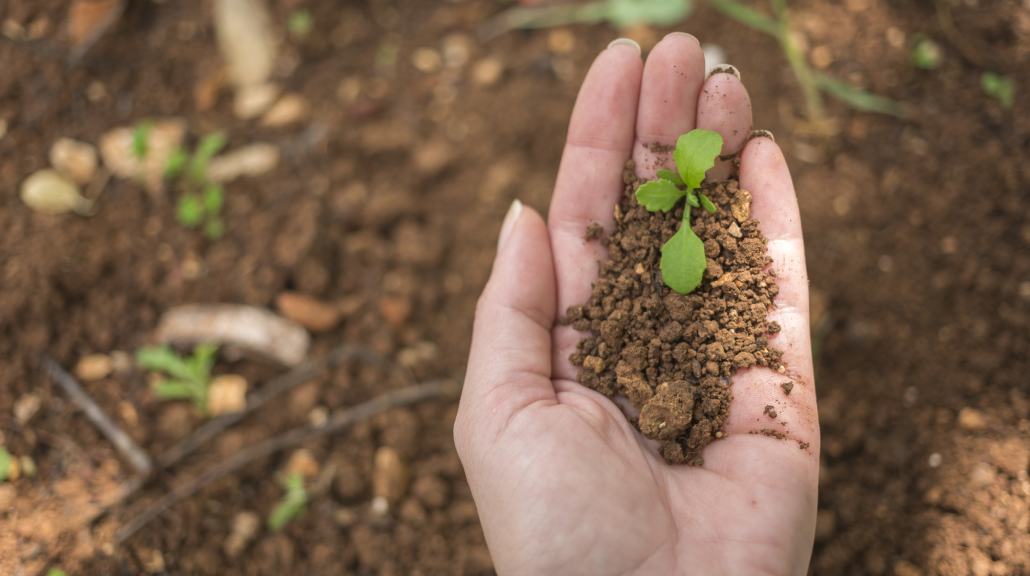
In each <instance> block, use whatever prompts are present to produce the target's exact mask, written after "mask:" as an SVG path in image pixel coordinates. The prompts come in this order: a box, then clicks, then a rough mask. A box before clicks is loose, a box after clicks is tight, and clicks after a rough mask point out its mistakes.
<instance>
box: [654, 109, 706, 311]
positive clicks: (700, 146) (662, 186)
mask: <svg viewBox="0 0 1030 576" xmlns="http://www.w3.org/2000/svg"><path fill="white" fill-rule="evenodd" d="M720 150H722V136H720V135H719V133H718V132H713V131H711V130H700V129H699V130H691V131H690V132H687V133H686V134H684V135H682V136H680V137H679V139H677V140H676V149H675V151H673V153H672V158H673V160H674V161H675V163H676V171H675V172H673V171H672V170H659V171H658V178H657V179H656V180H652V181H650V182H645V183H644V184H642V185H640V187H638V188H637V193H636V197H637V202H639V203H640V204H641V205H642V206H644V208H647V210H648V211H649V212H656V211H661V212H668V211H670V210H672V209H673V208H675V207H676V204H678V203H679V201H680V200H681V199H684V198H685V199H686V204H685V205H684V206H683V222H682V223H681V224H680V227H679V230H677V231H676V233H675V234H673V235H672V238H669V240H668V241H667V242H666V243H665V244H663V245H662V259H661V262H660V264H659V266H660V268H661V270H662V279H663V280H664V281H665V284H666V285H668V286H669V288H672V289H673V290H675V291H676V292H679V293H680V294H688V293H690V292H693V291H694V289H695V288H697V287H698V286H700V285H701V278H702V276H704V273H705V268H706V267H707V260H706V259H705V246H704V243H703V242H701V239H700V238H698V237H697V234H695V233H694V230H693V229H692V228H691V227H690V213H691V211H692V210H693V209H694V208H704V209H705V210H706V211H707V212H709V213H714V212H715V211H716V210H718V208H716V206H715V204H714V203H713V202H712V201H711V199H710V198H708V196H705V195H704V194H702V193H700V192H698V189H699V188H700V187H701V182H702V181H703V180H704V179H705V173H706V172H708V170H710V169H711V168H712V166H715V159H716V158H717V157H718V156H719V151H720Z"/></svg>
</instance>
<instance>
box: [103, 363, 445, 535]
mask: <svg viewBox="0 0 1030 576" xmlns="http://www.w3.org/2000/svg"><path fill="white" fill-rule="evenodd" d="M460 390H461V387H460V385H458V384H457V383H456V382H455V381H453V380H436V381H432V382H426V383H424V384H417V385H414V386H408V387H406V388H401V389H399V390H394V391H392V392H387V393H385V394H382V395H381V396H377V397H376V398H373V399H372V400H369V401H368V402H365V403H363V404H359V405H357V406H354V407H352V408H347V409H345V410H342V411H339V412H337V413H336V414H333V415H332V416H330V417H329V419H328V420H326V422H325V423H323V424H321V425H318V426H303V427H299V428H293V429H292V430H288V431H287V432H285V433H283V434H281V435H279V436H276V437H273V438H270V439H268V440H265V441H263V442H258V443H256V444H252V445H251V446H249V447H247V448H244V449H243V450H241V451H240V452H238V453H236V455H235V456H233V457H231V458H229V459H228V460H225V461H223V462H222V463H220V464H217V465H215V466H213V467H211V468H209V469H208V470H207V471H205V472H202V473H201V474H200V475H199V476H196V477H195V478H193V479H192V480H190V481H189V482H187V483H185V484H183V485H181V486H180V487H178V488H176V489H174V490H173V491H171V492H169V493H167V494H165V495H164V496H162V497H161V498H160V499H158V500H157V501H156V502H154V503H153V504H151V505H150V506H148V507H147V508H146V509H144V510H143V511H142V512H141V513H140V514H139V515H137V516H136V517H135V518H132V519H131V520H129V521H128V522H127V523H126V524H125V525H124V526H122V527H121V529H119V530H118V533H117V534H116V535H115V538H116V541H117V542H118V543H119V544H121V543H124V542H125V541H126V540H128V539H129V538H131V537H132V536H133V535H134V534H136V532H138V531H139V530H140V529H141V528H143V527H144V526H146V525H147V524H149V523H150V522H151V521H153V520H154V519H155V518H157V517H158V516H160V515H161V514H162V513H164V512H165V511H166V510H168V509H169V508H171V507H172V506H174V505H175V504H177V503H178V502H179V501H181V500H183V499H185V498H189V497H190V496H193V495H194V494H196V493H197V492H199V491H200V490H201V489H203V488H204V487H206V486H208V485H209V484H211V483H212V482H214V481H216V480H218V479H220V478H223V477H225V476H227V475H229V474H231V473H233V472H235V471H237V470H239V469H240V468H242V467H244V466H246V465H247V464H250V463H251V462H253V461H255V460H258V459H260V458H264V457H267V456H270V455H272V454H275V453H276V452H279V451H281V450H285V449H287V448H292V447H294V446H297V445H299V444H303V443H304V442H307V441H308V440H311V439H312V438H317V437H319V436H324V435H326V434H332V433H334V432H338V431H340V430H342V429H344V428H347V427H349V426H352V425H354V424H356V423H358V422H361V421H363V420H367V419H368V418H371V417H373V416H376V415H377V414H380V413H382V412H385V411H387V410H391V409H393V408H400V407H403V406H410V405H412V404H416V403H418V402H422V401H425V400H433V399H450V398H455V397H457V395H458V393H459V391H460Z"/></svg>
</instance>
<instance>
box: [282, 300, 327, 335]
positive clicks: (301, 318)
mask: <svg viewBox="0 0 1030 576" xmlns="http://www.w3.org/2000/svg"><path fill="white" fill-rule="evenodd" d="M275 305H276V308H278V309H279V313H280V314H282V315H283V316H285V317H286V318H289V319H290V320H293V321H294V322H296V323H297V324H300V325H301V326H303V327H305V328H307V329H308V330H311V331H312V332H325V331H328V330H332V329H333V328H335V327H336V325H337V324H338V323H339V322H340V311H339V309H337V307H336V306H333V305H332V304H329V303H328V302H323V301H321V300H318V299H317V298H312V297H311V296H308V295H305V294H301V293H299V292H282V293H281V294H279V295H278V296H277V297H276V299H275Z"/></svg>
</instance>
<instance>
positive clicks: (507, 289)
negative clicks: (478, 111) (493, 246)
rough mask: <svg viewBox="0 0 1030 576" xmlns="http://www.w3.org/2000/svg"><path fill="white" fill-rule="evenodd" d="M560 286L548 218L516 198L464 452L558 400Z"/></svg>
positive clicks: (479, 357)
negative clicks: (526, 411) (554, 334)
mask: <svg viewBox="0 0 1030 576" xmlns="http://www.w3.org/2000/svg"><path fill="white" fill-rule="evenodd" d="M555 308H556V288H555V279H554V263H553V258H552V256H551V242H550V239H549V236H548V233H547V225H546V224H544V221H543V219H542V218H541V217H540V215H539V214H538V213H537V212H536V211H535V210H533V209H532V208H526V207H524V206H523V205H522V203H521V202H519V201H518V200H516V201H515V202H513V203H512V205H511V208H510V209H509V210H508V214H507V216H505V219H504V224H503V225H502V226H501V234H500V238H499V240H498V247H497V257H496V259H495V260H494V266H493V271H492V272H491V274H490V281H489V282H487V285H486V288H485V289H484V290H483V294H482V296H480V298H479V303H478V304H477V305H476V320H475V324H474V326H473V330H472V349H471V351H470V352H469V362H468V370H467V371H466V373H465V386H464V388H463V389H462V394H461V403H460V404H459V407H458V416H457V419H456V421H455V424H454V437H455V443H456V445H457V447H458V451H459V454H460V453H462V452H463V451H465V449H467V448H468V443H469V442H470V441H471V440H472V439H473V438H496V437H497V436H498V435H499V434H500V433H501V432H502V431H503V428H504V427H505V426H506V425H507V423H508V422H509V421H510V419H511V417H512V416H514V414H515V413H517V412H518V411H519V410H521V409H522V408H524V407H526V406H529V405H530V404H533V403H536V402H539V401H542V400H543V401H552V402H553V401H554V400H555V391H554V387H553V386H552V384H551V328H552V327H553V326H554V320H555Z"/></svg>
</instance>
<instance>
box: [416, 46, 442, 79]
mask: <svg viewBox="0 0 1030 576" xmlns="http://www.w3.org/2000/svg"><path fill="white" fill-rule="evenodd" d="M411 64H412V65H413V66H414V67H415V69H417V70H418V71H419V72H425V73H426V74H430V73H433V72H436V71H437V70H439V69H440V66H441V65H442V64H443V60H442V59H441V58H440V53H439V52H437V51H436V50H433V49H432V48H418V49H416V50H415V51H414V52H412V54H411Z"/></svg>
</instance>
